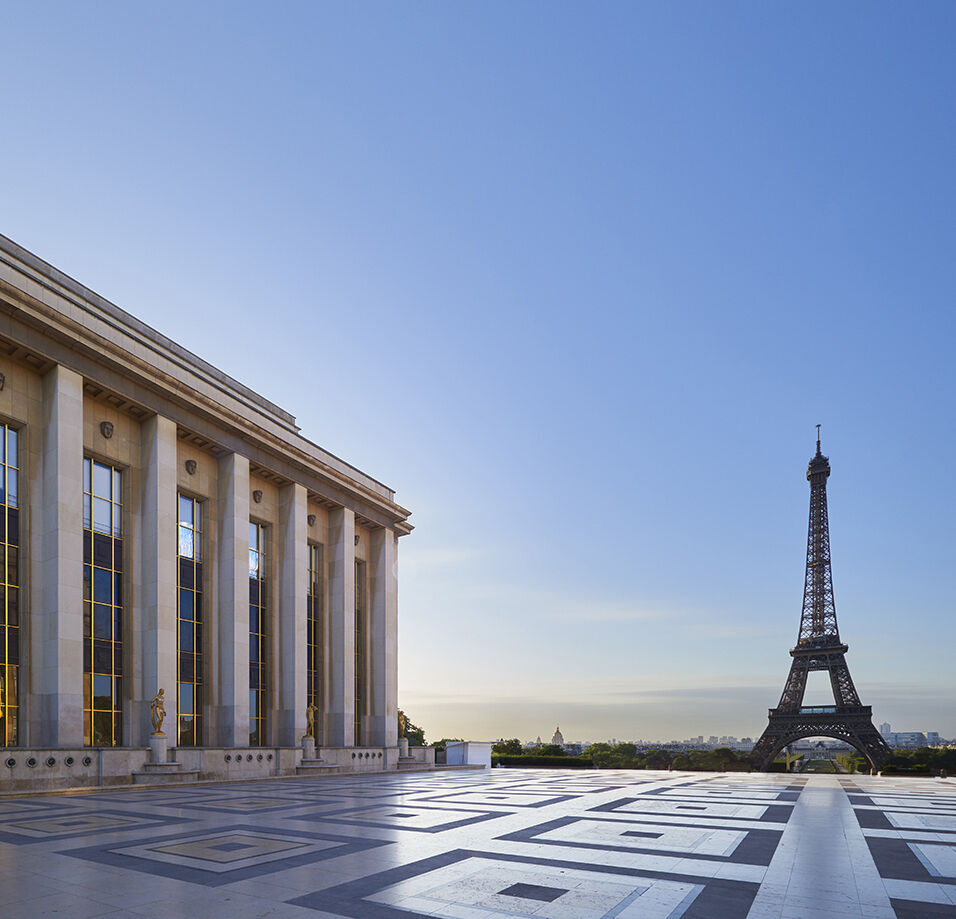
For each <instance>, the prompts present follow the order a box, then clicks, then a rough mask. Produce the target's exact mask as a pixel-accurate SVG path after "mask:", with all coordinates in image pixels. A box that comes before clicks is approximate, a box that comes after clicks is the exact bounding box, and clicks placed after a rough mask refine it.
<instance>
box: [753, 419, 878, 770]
mask: <svg viewBox="0 0 956 919" xmlns="http://www.w3.org/2000/svg"><path fill="white" fill-rule="evenodd" d="M829 477H830V460H829V459H828V458H827V457H826V456H824V455H823V453H821V451H820V425H817V452H816V455H815V456H814V457H813V458H812V459H811V460H810V463H809V465H808V466H807V481H808V482H809V483H810V524H809V528H808V533H807V568H806V577H805V580H804V585H803V611H802V613H801V616H800V632H799V634H798V636H797V644H796V646H795V647H794V648H793V649H792V650H791V651H790V656H791V657H792V658H793V661H792V663H791V665H790V675H789V676H788V677H787V682H786V685H785V686H784V688H783V693H782V694H781V696H780V701H779V702H778V703H777V707H776V708H772V709H770V714H769V718H770V721H769V724H768V725H767V729H766V730H765V731H764V732H763V736H762V737H761V738H760V740H758V741H757V744H756V745H755V746H754V750H753V754H752V756H753V760H754V762H755V763H756V764H757V766H758V768H761V769H766V768H767V767H768V766H769V764H770V763H772V762H773V759H774V757H775V756H776V755H777V754H778V753H779V752H780V750H781V749H783V747H785V746H786V745H787V744H790V743H793V742H794V741H795V740H800V739H801V738H804V737H817V736H822V737H834V738H837V739H839V740H844V741H846V742H847V743H849V744H851V745H852V746H854V747H856V748H857V749H858V750H859V751H860V752H861V753H863V754H864V755H865V756H866V757H867V759H869V761H870V764H871V766H873V767H874V768H876V767H878V766H879V765H880V764H881V763H882V762H883V761H884V760H885V759H886V758H887V757H888V756H889V755H890V751H889V747H887V745H886V742H885V741H884V740H883V738H882V736H881V735H880V734H879V733H878V732H877V730H876V728H874V727H873V719H872V714H871V710H870V706H868V705H863V704H862V703H861V702H860V697H859V695H857V691H856V687H855V686H854V685H853V679H852V678H851V676H850V670H849V668H848V667H847V665H846V652H847V650H848V648H847V646H846V645H845V644H843V642H842V641H841V640H840V630H839V629H838V628H837V618H836V603H835V602H834V599H833V574H832V572H831V568H830V521H829V516H828V512H827V479H828V478H829ZM813 670H826V671H828V673H829V675H830V686H831V688H832V690H833V701H834V704H833V705H832V706H831V705H823V706H812V707H809V708H808V707H805V706H804V705H803V696H804V693H805V692H806V689H807V675H808V674H809V673H810V672H811V671H813Z"/></svg>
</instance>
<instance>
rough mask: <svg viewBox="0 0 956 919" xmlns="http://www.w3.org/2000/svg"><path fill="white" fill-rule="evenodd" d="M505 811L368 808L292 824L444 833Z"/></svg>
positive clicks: (313, 816)
mask: <svg viewBox="0 0 956 919" xmlns="http://www.w3.org/2000/svg"><path fill="white" fill-rule="evenodd" d="M509 816H511V815H510V813H508V812H506V811H475V810H466V809H464V808H460V807H458V808H455V807H433V806H421V805H414V806H408V807H405V806H401V805H394V804H391V805H375V804H373V805H371V806H367V807H357V808H350V809H347V810H341V811H331V812H329V813H324V812H323V813H318V814H302V815H300V816H296V817H291V818H290V819H292V820H304V821H309V822H312V823H317V822H321V823H341V824H346V825H349V826H374V827H382V828H384V829H389V830H408V831H411V832H413V833H444V832H447V831H448V830H457V829H458V828H459V827H463V826H470V825H471V824H473V823H482V822H484V821H485V820H494V819H495V818H496V817H509Z"/></svg>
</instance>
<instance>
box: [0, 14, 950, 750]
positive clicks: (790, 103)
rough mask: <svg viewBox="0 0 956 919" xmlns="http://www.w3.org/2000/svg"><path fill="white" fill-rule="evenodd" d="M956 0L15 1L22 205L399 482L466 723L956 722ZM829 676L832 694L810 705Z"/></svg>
mask: <svg viewBox="0 0 956 919" xmlns="http://www.w3.org/2000/svg"><path fill="white" fill-rule="evenodd" d="M954 26H956V7H954V6H953V5H951V4H945V3H941V2H928V3H925V4H921V5H920V6H918V7H907V8H906V9H905V10H904V9H901V8H899V7H896V6H894V5H891V4H888V3H859V2H851V3H847V4H842V5H840V6H836V7H834V6H823V5H819V6H813V5H811V6H800V7H793V6H788V7H784V6H779V7H773V6H770V7H768V6H767V5H765V4H759V3H756V2H752V3H726V4H719V5H714V4H707V3H703V2H688V3H684V4H679V5H666V4H665V5H656V6H652V5H641V4H633V3H607V4H601V5H599V6H597V7H588V8H584V7H581V6H577V5H570V4H560V3H559V4H553V5H549V6H548V7H544V6H540V5H534V4H521V3H519V4H504V3H495V2H490V3H484V4H480V5H455V6H449V5H446V4H438V3H429V2H425V3H421V4H417V5H415V6H411V7H409V6H394V5H389V4H385V3H367V4H351V5H344V6H342V5H339V6H335V5H313V4H305V3H291V4H288V5H287V6H285V7H284V8H283V13H282V15H281V16H274V17H273V18H269V14H268V11H266V10H265V9H264V8H263V7H261V6H259V5H252V4H247V3H235V4H230V5H229V6H228V7H219V6H215V5H209V6H207V5H200V6H196V5H192V4H184V3H177V2H173V3H171V4H167V5H164V6H163V7H162V8H161V9H160V8H145V7H139V6H125V7H117V6H115V5H106V4H102V3H98V2H93V3H90V4H84V5H83V6H82V7H77V6H75V5H73V4H66V3H42V4H29V5H21V6H18V7H15V8H11V9H10V10H8V11H7V15H6V20H5V34H6V42H5V51H4V55H3V58H2V60H0V76H2V78H3V81H4V86H5V87H6V88H7V92H6V93H5V101H6V105H5V129H6V130H5V136H6V138H7V142H6V143H5V144H3V145H2V147H0V166H2V168H3V175H4V177H5V181H4V183H3V186H2V188H0V233H3V234H5V235H7V236H9V237H10V238H12V239H13V240H15V241H16V242H18V243H20V244H21V245H23V246H25V247H26V248H28V249H30V250H31V251H33V252H35V253H36V254H37V255H38V256H40V257H41V258H43V259H46V260H47V261H49V262H51V263H52V264H53V265H54V266H56V267H57V268H59V269H61V270H63V271H65V272H67V273H68V274H70V275H72V276H74V277H76V278H77V279H78V280H79V281H80V282H82V283H84V284H86V285H88V286H89V287H91V288H92V289H93V290H95V291H97V292H98V293H100V294H102V295H103V296H105V297H107V298H109V299H110V300H112V301H114V302H115V303H117V304H118V305H119V306H121V307H122V308H123V309H125V310H127V311H129V312H130V313H132V314H133V315H135V316H136V317H138V318H139V319H141V320H143V321H144V322H146V323H148V324H149V325H151V326H153V327H154V328H156V329H158V330H159V331H160V332H162V333H163V334H165V335H167V336H169V337H170V338H172V339H173V340H175V341H177V342H179V343H181V344H182V345H183V346H184V347H186V348H188V349H190V350H191V351H193V352H195V353H196V354H198V355H200V356H201V357H202V358H204V359H205V360H207V361H209V362H210V363H212V364H213V365H215V366H216V367H219V368H221V369H222V370H223V371H224V372H226V373H228V374H230V375H231V376H233V377H235V378H236V379H238V380H239V381H240V382H242V383H243V384H245V385H247V386H249V387H251V388H252V389H254V390H256V391H257V392H260V393H261V394H262V395H263V396H264V397H266V398H268V399H270V400H272V401H274V402H276V403H278V404H279V405H280V406H282V407H283V408H284V409H287V410H288V411H290V412H292V413H293V414H295V415H296V416H297V419H298V424H299V425H300V426H301V428H302V433H303V434H304V435H305V436H307V437H308V438H309V439H310V440H313V441H315V442H317V443H319V444H320V445H321V446H323V447H324V448H326V449H328V450H329V451H330V452H332V453H335V454H336V455H338V456H340V457H342V458H343V459H344V460H346V461H348V462H349V463H352V464H354V465H355V466H357V467H359V468H360V469H362V470H363V471H364V472H367V473H368V474H369V475H372V476H374V477H375V478H377V479H379V480H382V481H384V482H386V483H387V484H388V485H389V486H391V487H394V488H395V489H396V500H397V501H398V502H399V503H400V504H402V505H403V506H405V507H408V508H409V509H411V511H412V517H411V521H410V522H411V523H413V524H414V525H415V527H416V529H415V531H414V532H413V533H412V534H411V535H409V536H408V537H404V538H403V539H402V540H401V542H400V549H399V608H400V611H399V621H400V645H399V651H400V661H399V680H400V692H399V704H400V706H401V707H402V708H403V709H404V710H405V711H406V712H407V713H408V715H409V717H410V718H411V719H412V720H413V721H414V722H415V723H417V724H420V725H421V726H422V727H424V728H425V731H426V734H427V736H428V737H429V739H437V738H440V737H442V736H465V737H471V738H476V739H494V738H497V737H500V736H504V737H514V736H517V737H519V738H522V739H529V738H534V737H536V736H538V735H541V737H542V738H543V739H549V738H550V735H551V733H552V732H553V730H554V727H555V725H556V724H560V726H561V729H562V732H563V733H564V735H565V737H566V738H569V739H572V738H577V739H592V740H594V739H601V738H605V737H618V738H630V739H633V738H638V737H641V738H645V739H661V740H666V739H672V738H674V739H683V738H685V737H689V736H696V735H698V734H704V735H705V736H709V735H710V734H733V735H736V736H737V737H741V736H748V735H749V736H752V737H756V736H757V735H759V733H760V732H761V731H762V730H763V728H764V726H765V724H766V719H767V709H768V708H769V707H771V706H774V705H775V704H776V702H777V700H778V699H779V696H780V692H781V690H782V688H783V683H784V680H785V678H786V676H787V672H788V668H789V665H790V657H789V654H788V651H789V649H790V648H791V647H792V646H793V644H794V642H795V640H796V636H797V629H798V625H799V617H800V609H801V599H802V591H803V578H804V558H805V551H806V529H807V510H808V501H809V488H808V485H807V482H806V479H805V471H806V464H807V461H808V460H809V458H810V456H811V454H812V453H813V449H814V438H815V427H814V426H815V425H816V424H817V423H822V425H823V432H822V433H823V452H824V453H826V454H827V455H828V456H829V457H830V460H831V466H832V470H833V474H832V476H831V478H830V480H829V509H830V530H831V544H832V557H833V578H834V585H835V595H836V608H837V616H838V621H839V626H840V632H841V636H842V638H843V639H844V641H846V643H847V644H848V645H849V649H850V650H849V654H848V655H847V662H848V664H849V667H850V671H851V673H852V675H853V679H854V681H855V684H856V686H857V689H858V690H859V693H860V695H861V698H862V700H863V702H864V704H867V705H871V706H872V707H873V716H874V721H875V722H876V723H877V724H878V723H880V722H882V721H889V722H891V723H892V724H893V727H894V729H898V730H937V731H939V732H940V734H942V735H943V736H946V737H956V705H954V704H953V703H954V700H956V667H954V666H953V648H954V647H956V616H954V610H956V602H954V601H956V565H954V564H953V554H954V553H953V548H954V547H953V535H952V530H953V528H952V523H951V520H952V517H953V512H954V509H956V479H954V476H953V474H952V470H953V468H954V467H956V436H954V431H953V425H952V422H951V416H952V411H953V404H954V402H956V399H954V397H956V371H954V367H953V355H952V351H953V341H954V338H956V336H954V331H956V329H954V326H956V319H954V309H953V303H954V277H953V269H952V253H953V251H954V249H956V224H954V221H953V219H952V215H953V213H954V212H956V172H954V170H953V168H952V164H953V162H956V123H954V121H953V119H952V117H951V109H952V103H951V100H952V98H953V94H954V90H956V58H954V56H953V54H952V49H951V37H952V35H953V34H954ZM817 698H819V696H817V695H812V696H809V697H808V701H813V700H815V699H817Z"/></svg>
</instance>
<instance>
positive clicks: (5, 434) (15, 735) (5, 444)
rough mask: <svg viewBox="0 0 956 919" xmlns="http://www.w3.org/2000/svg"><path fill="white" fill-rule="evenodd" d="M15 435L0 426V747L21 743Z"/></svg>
mask: <svg viewBox="0 0 956 919" xmlns="http://www.w3.org/2000/svg"><path fill="white" fill-rule="evenodd" d="M18 453H19V450H18V440H17V432H16V431H14V430H13V428H9V427H7V426H6V425H5V424H0V747H7V746H10V747H13V746H16V745H17V744H18V743H19V742H20V725H19V721H20V718H19V715H20V692H19V690H20V558H19V556H20V511H19V506H20V501H19V497H18V492H19V488H18V484H19V482H18V479H19V459H18Z"/></svg>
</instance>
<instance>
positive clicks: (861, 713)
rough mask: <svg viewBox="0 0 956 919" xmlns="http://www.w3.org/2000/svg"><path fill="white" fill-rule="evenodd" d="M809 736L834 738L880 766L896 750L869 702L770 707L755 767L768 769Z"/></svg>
mask: <svg viewBox="0 0 956 919" xmlns="http://www.w3.org/2000/svg"><path fill="white" fill-rule="evenodd" d="M805 737H832V738H834V739H835V740H842V741H845V742H846V743H848V744H849V745H850V746H851V747H855V748H856V749H857V750H859V751H860V753H862V754H863V755H864V756H865V757H866V758H867V759H868V760H869V762H870V766H871V768H873V769H880V768H881V767H882V766H883V764H884V763H885V762H886V760H887V759H889V757H890V756H892V751H891V750H890V748H889V747H888V746H887V744H886V741H885V740H884V739H883V737H882V735H881V734H880V732H879V731H877V729H876V728H875V727H873V716H872V712H871V709H870V706H869V705H853V706H850V705H841V706H836V705H826V706H815V707H807V708H798V709H796V710H794V711H784V710H781V709H779V708H772V709H770V723H769V724H768V725H767V728H766V730H765V731H764V732H763V734H762V735H761V737H760V740H758V741H757V743H756V745H755V746H754V749H753V753H752V754H751V759H752V761H753V764H754V766H755V768H757V769H759V770H761V771H763V772H766V771H767V769H768V768H769V767H770V764H771V763H772V762H773V761H774V759H775V758H776V757H777V755H778V754H779V753H780V751H781V750H783V748H784V747H786V746H787V745H788V744H792V743H795V742H796V741H798V740H803V739H804V738H805Z"/></svg>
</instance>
